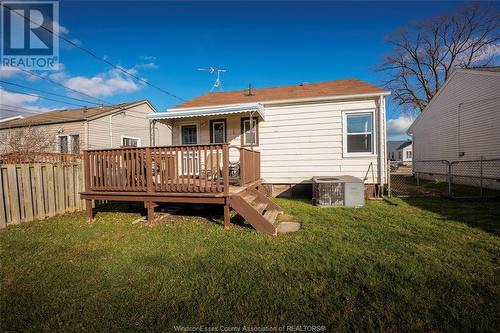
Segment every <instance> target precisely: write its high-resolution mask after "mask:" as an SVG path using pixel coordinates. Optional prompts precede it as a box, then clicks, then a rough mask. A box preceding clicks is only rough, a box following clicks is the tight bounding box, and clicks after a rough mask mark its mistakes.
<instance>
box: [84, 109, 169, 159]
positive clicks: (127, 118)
mask: <svg viewBox="0 0 500 333" xmlns="http://www.w3.org/2000/svg"><path fill="white" fill-rule="evenodd" d="M151 112H154V111H153V110H152V109H151V108H150V107H149V105H148V104H146V103H143V104H140V105H137V106H134V107H132V108H129V109H127V110H126V111H125V113H124V114H117V113H115V114H114V115H108V116H105V117H101V118H98V119H95V120H91V121H89V122H88V137H89V146H88V148H89V149H100V148H101V149H102V148H110V147H111V148H117V147H120V146H121V145H122V142H121V138H122V136H129V137H134V138H139V139H140V141H141V146H149V145H150V142H149V120H147V119H146V118H145V116H146V115H147V114H148V113H151ZM156 128H157V130H156V131H155V132H156V136H157V137H156V145H157V146H165V145H170V144H171V138H172V135H171V133H170V128H169V127H168V126H166V125H163V124H160V123H157V124H156Z"/></svg>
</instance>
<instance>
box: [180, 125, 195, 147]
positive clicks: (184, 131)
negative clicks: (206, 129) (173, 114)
mask: <svg viewBox="0 0 500 333" xmlns="http://www.w3.org/2000/svg"><path fill="white" fill-rule="evenodd" d="M181 142H182V144H183V145H195V144H197V143H198V125H196V124H193V125H183V126H181Z"/></svg>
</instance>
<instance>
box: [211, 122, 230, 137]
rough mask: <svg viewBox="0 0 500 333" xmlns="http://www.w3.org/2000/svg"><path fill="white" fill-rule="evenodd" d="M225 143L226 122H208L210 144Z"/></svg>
mask: <svg viewBox="0 0 500 333" xmlns="http://www.w3.org/2000/svg"><path fill="white" fill-rule="evenodd" d="M225 142H226V120H225V119H221V120H210V143H225Z"/></svg>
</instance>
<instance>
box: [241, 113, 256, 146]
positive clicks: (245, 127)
mask: <svg viewBox="0 0 500 333" xmlns="http://www.w3.org/2000/svg"><path fill="white" fill-rule="evenodd" d="M252 120H253V121H252V126H250V118H242V119H241V135H242V141H243V142H242V145H243V146H257V145H258V144H259V121H258V120H257V118H252Z"/></svg>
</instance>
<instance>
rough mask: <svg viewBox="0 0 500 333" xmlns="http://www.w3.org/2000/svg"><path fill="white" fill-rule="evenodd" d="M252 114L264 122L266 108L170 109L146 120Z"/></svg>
mask: <svg viewBox="0 0 500 333" xmlns="http://www.w3.org/2000/svg"><path fill="white" fill-rule="evenodd" d="M177 110H178V111H177ZM252 112H253V113H256V116H257V115H259V116H260V117H261V118H262V119H263V120H264V119H265V117H264V107H263V106H262V105H261V104H259V103H252V104H244V105H236V106H227V107H214V108H189V109H188V108H186V109H176V111H173V110H172V109H169V110H167V112H156V113H150V114H148V115H147V116H146V118H147V119H150V120H174V119H184V118H195V117H208V116H223V115H230V114H238V113H252Z"/></svg>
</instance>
